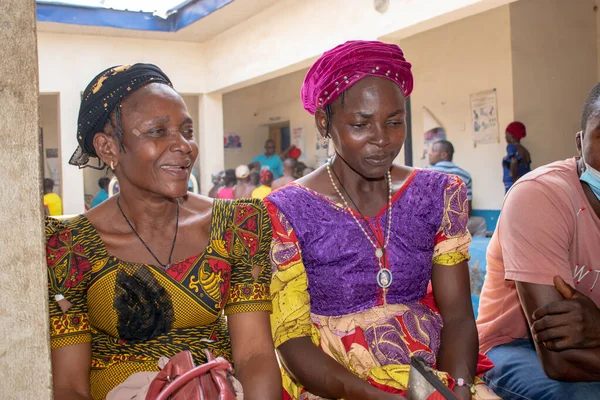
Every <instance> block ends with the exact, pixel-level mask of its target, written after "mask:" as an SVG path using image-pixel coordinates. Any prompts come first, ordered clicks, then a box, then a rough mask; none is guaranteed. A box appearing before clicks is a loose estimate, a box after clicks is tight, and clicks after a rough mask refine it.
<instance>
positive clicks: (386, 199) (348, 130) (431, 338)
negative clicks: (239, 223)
mask: <svg viewBox="0 0 600 400" xmlns="http://www.w3.org/2000/svg"><path fill="white" fill-rule="evenodd" d="M412 88H413V77H412V74H411V65H410V63H408V62H407V61H406V60H405V59H404V54H403V53H402V50H401V49H400V48H399V47H398V46H397V45H393V44H386V43H382V42H376V41H374V42H366V41H351V42H346V43H344V44H342V45H340V46H337V47H336V48H334V49H332V50H330V51H328V52H326V53H325V54H323V56H322V57H321V58H319V60H317V61H316V62H315V64H314V65H313V66H312V67H311V68H310V70H309V71H308V73H307V75H306V78H305V80H304V84H303V86H302V93H301V95H302V102H303V104H304V108H305V109H306V110H307V111H308V112H309V113H311V114H314V116H315V122H316V125H317V129H318V130H319V132H320V134H321V136H322V140H323V145H324V146H327V145H328V142H331V145H333V146H334V149H335V156H334V157H333V158H332V159H331V160H329V161H328V163H327V164H326V165H324V166H322V167H320V168H318V169H317V170H316V171H314V172H312V173H311V174H309V175H307V176H305V177H303V178H301V179H299V180H297V181H295V182H293V183H291V184H289V185H287V186H286V187H283V188H281V189H279V190H277V191H274V192H273V193H271V194H270V195H269V196H268V197H267V198H266V199H265V204H266V207H267V210H268V212H269V214H270V216H271V221H272V223H273V236H274V240H273V245H272V249H271V261H272V263H273V265H274V276H273V281H272V284H271V292H272V294H273V314H272V318H271V325H272V329H273V337H274V342H275V346H276V347H277V348H278V350H279V353H280V355H281V361H282V363H283V364H284V365H285V368H284V370H285V371H284V372H283V384H284V390H285V393H284V398H286V399H314V398H330V399H338V398H344V399H347V400H349V399H400V398H402V397H401V396H404V395H406V390H407V385H408V375H409V370H410V361H411V356H420V357H422V358H423V359H424V360H425V362H426V363H427V364H429V366H431V367H434V368H437V369H438V370H440V371H445V372H439V374H438V375H439V377H440V378H441V379H442V381H443V382H444V383H445V384H446V385H447V386H448V387H450V388H452V389H453V390H454V391H455V393H456V394H457V395H458V396H459V397H460V398H461V399H469V398H471V393H470V390H471V388H472V387H473V386H472V384H473V383H474V381H475V376H476V374H477V373H479V372H484V371H485V370H486V369H489V368H490V367H491V364H489V361H488V362H487V364H486V361H487V360H486V359H485V358H484V357H483V356H482V357H483V358H482V359H481V360H482V361H484V362H482V363H479V365H478V351H477V348H478V341H477V330H476V328H475V321H474V318H473V310H472V306H471V297H470V284H469V270H468V266H467V260H468V258H469V255H468V247H469V243H470V240H471V237H470V235H469V233H468V231H467V227H466V225H467V220H468V209H467V204H468V203H467V193H466V187H465V185H464V184H463V183H462V182H461V181H460V180H459V179H458V178H457V177H455V176H449V175H445V174H441V173H438V172H434V171H427V170H416V169H414V168H410V167H406V166H402V165H398V164H394V160H395V159H396V157H397V156H398V154H399V153H400V150H401V148H402V145H403V143H404V139H405V137H406V106H405V97H407V96H409V95H410V93H411V91H412ZM429 282H431V283H432V286H433V291H432V290H431V287H429V286H428V284H429ZM433 293H435V298H434V296H433ZM442 327H443V328H442Z"/></svg>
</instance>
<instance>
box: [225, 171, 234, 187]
mask: <svg viewBox="0 0 600 400" xmlns="http://www.w3.org/2000/svg"><path fill="white" fill-rule="evenodd" d="M224 181H225V185H233V184H235V183H236V182H237V178H236V176H235V169H227V170H225V179H224Z"/></svg>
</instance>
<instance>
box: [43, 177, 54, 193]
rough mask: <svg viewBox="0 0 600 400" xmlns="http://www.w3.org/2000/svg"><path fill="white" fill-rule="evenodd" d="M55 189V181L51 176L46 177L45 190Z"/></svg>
mask: <svg viewBox="0 0 600 400" xmlns="http://www.w3.org/2000/svg"><path fill="white" fill-rule="evenodd" d="M52 189H54V181H53V180H52V179H50V178H45V179H44V191H45V192H51V191H52Z"/></svg>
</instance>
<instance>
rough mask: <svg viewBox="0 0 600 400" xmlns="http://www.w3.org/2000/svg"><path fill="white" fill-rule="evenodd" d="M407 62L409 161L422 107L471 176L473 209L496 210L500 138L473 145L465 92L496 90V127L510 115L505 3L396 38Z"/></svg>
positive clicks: (419, 141)
mask: <svg viewBox="0 0 600 400" xmlns="http://www.w3.org/2000/svg"><path fill="white" fill-rule="evenodd" d="M399 44H400V47H402V49H403V50H404V52H405V55H406V58H407V60H408V61H410V62H411V63H412V64H413V73H414V76H415V89H414V92H413V94H412V95H411V102H412V103H411V105H412V117H413V119H412V128H413V160H414V164H415V165H420V158H421V155H422V153H423V147H424V144H423V134H424V132H423V116H422V109H423V106H426V107H427V108H429V109H430V110H431V111H432V112H433V114H434V115H435V116H436V117H437V119H438V120H440V122H441V123H442V125H443V126H444V128H445V129H446V134H447V136H448V140H450V141H451V142H452V144H453V145H454V148H455V154H454V162H455V163H456V164H458V165H459V166H461V167H462V168H464V169H466V170H467V171H468V172H469V173H470V174H471V175H472V177H473V207H474V208H476V209H500V206H501V204H502V198H503V196H504V186H503V184H502V167H501V164H500V163H501V159H502V157H503V155H504V150H505V146H506V144H505V142H504V138H503V136H504V135H503V134H502V133H501V135H500V137H501V139H500V143H492V144H480V145H478V146H477V147H474V144H473V140H472V130H471V108H470V94H471V93H475V92H479V91H483V90H487V89H493V88H496V89H497V98H498V110H499V111H498V117H499V120H500V126H506V125H507V124H508V123H509V122H510V121H512V119H513V88H512V70H511V43H510V15H509V8H508V6H503V7H500V8H496V9H494V10H491V11H487V12H485V13H482V14H479V15H475V16H472V17H469V18H465V19H463V20H460V21H457V22H453V23H451V24H448V25H445V26H443V27H440V28H437V29H433V30H431V31H428V32H424V33H420V34H418V35H415V36H413V37H410V38H407V39H404V40H402V41H401V42H400V43H399Z"/></svg>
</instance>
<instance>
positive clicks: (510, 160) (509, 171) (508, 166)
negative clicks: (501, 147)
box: [502, 121, 531, 192]
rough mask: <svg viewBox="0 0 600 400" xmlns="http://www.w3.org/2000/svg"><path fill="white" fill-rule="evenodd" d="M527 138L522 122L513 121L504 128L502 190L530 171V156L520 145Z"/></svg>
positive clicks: (508, 187)
mask: <svg viewBox="0 0 600 400" xmlns="http://www.w3.org/2000/svg"><path fill="white" fill-rule="evenodd" d="M525 136H527V130H526V129H525V125H524V124H523V123H522V122H518V121H514V122H511V123H510V124H508V126H507V127H506V143H508V144H507V145H506V156H504V158H503V159H502V169H503V170H504V179H503V181H504V189H505V190H506V191H507V192H508V189H510V187H511V186H512V185H513V184H514V183H515V182H516V181H517V179H519V178H520V177H522V176H523V175H525V174H526V173H528V172H530V171H531V155H530V154H529V151H528V150H527V149H526V148H525V146H523V145H522V144H521V139H523V138H524V137H525Z"/></svg>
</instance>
